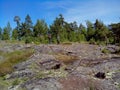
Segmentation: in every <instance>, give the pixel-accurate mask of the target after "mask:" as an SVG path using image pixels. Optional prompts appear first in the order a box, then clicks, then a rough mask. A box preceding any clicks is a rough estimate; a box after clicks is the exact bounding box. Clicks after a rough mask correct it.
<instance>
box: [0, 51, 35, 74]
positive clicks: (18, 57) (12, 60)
mask: <svg viewBox="0 0 120 90" xmlns="http://www.w3.org/2000/svg"><path fill="white" fill-rule="evenodd" d="M33 53H34V51H33V50H32V49H28V50H21V51H14V52H11V53H5V54H4V57H6V58H5V60H4V62H1V63H0V76H2V75H6V74H8V73H11V72H12V71H13V66H14V65H15V64H17V63H20V62H22V61H25V60H26V59H27V58H28V57H30V56H31V55H32V54H33Z"/></svg>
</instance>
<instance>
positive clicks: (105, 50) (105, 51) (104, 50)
mask: <svg viewBox="0 0 120 90" xmlns="http://www.w3.org/2000/svg"><path fill="white" fill-rule="evenodd" d="M102 53H105V54H107V53H110V51H109V50H108V49H106V48H104V49H103V50H102Z"/></svg>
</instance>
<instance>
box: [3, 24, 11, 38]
mask: <svg viewBox="0 0 120 90" xmlns="http://www.w3.org/2000/svg"><path fill="white" fill-rule="evenodd" d="M11 30H12V28H11V26H10V23H9V22H8V23H7V26H6V27H5V28H4V29H3V34H2V40H10V31H11Z"/></svg>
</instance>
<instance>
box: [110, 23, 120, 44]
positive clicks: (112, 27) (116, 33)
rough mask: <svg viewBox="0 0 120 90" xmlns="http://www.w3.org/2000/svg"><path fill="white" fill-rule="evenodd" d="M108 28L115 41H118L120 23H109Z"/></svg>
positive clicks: (119, 37)
mask: <svg viewBox="0 0 120 90" xmlns="http://www.w3.org/2000/svg"><path fill="white" fill-rule="evenodd" d="M109 27H110V30H111V31H112V32H113V35H114V38H115V43H120V23H114V24H111V25H109Z"/></svg>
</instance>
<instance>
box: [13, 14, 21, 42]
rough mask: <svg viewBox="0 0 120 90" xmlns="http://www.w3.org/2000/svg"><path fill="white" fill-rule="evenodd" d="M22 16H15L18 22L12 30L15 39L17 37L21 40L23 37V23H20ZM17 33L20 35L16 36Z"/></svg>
mask: <svg viewBox="0 0 120 90" xmlns="http://www.w3.org/2000/svg"><path fill="white" fill-rule="evenodd" d="M20 20H21V19H20V17H19V16H15V17H14V21H15V22H16V24H17V27H16V28H15V29H14V30H13V32H12V35H13V36H12V37H14V39H16V40H20V39H21V31H20V30H21V29H20V28H21V24H20ZM16 35H18V36H16Z"/></svg>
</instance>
